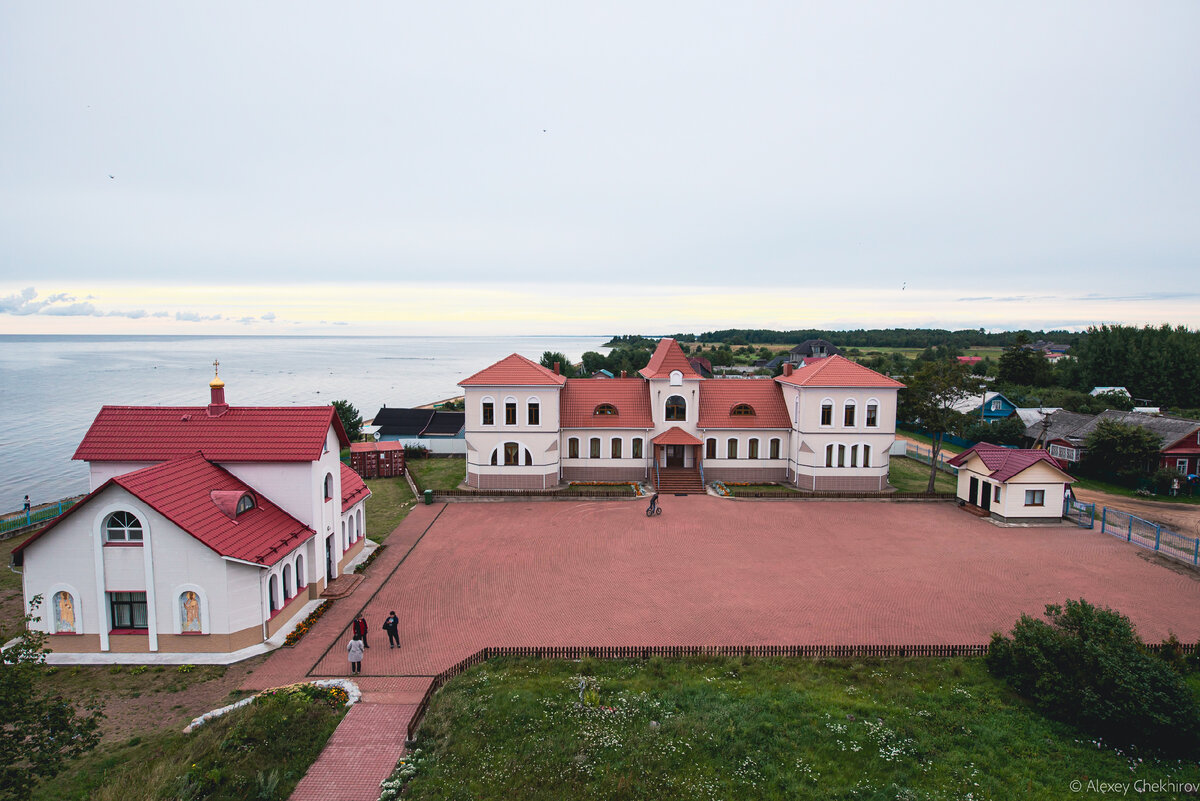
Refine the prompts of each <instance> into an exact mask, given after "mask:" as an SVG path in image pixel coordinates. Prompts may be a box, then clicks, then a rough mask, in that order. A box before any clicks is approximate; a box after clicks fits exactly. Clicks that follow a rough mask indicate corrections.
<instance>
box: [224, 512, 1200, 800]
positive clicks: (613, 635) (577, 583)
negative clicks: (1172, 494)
mask: <svg viewBox="0 0 1200 801" xmlns="http://www.w3.org/2000/svg"><path fill="white" fill-rule="evenodd" d="M664 507H665V509H664V513H663V515H662V516H661V517H656V518H653V519H649V518H646V517H645V515H644V514H643V507H642V504H641V503H615V502H612V503H604V502H587V501H580V502H577V503H520V502H514V503H460V504H451V505H448V506H446V507H444V508H443V506H441V505H439V506H433V507H424V506H419V507H417V508H416V509H414V510H413V512H412V513H411V514H410V515H409V517H408V518H407V519H406V520H405V521H404V523H403V524H402V525H401V526H400V527H399V528H398V529H397V530H396V532H395V533H393V534H392V535H391V537H389V539H388V550H387V551H385V552H384V554H383V555H381V556H380V557H379V559H377V560H376V562H375V564H374V565H373V566H372V567H371V570H370V571H369V572H370V575H369V577H368V578H367V579H366V580H365V581H364V582H363V584H362V585H361V586H360V587H359V588H358V589H357V590H356V591H355V592H354V594H353V595H352V596H351V597H350V598H347V599H345V600H342V601H338V602H336V603H335V605H334V608H333V610H332V611H331V612H330V613H329V614H327V615H326V617H325V618H323V619H322V620H321V622H320V623H319V624H318V625H317V627H315V628H314V629H313V631H312V632H310V633H309V635H308V636H307V637H305V639H304V640H303V641H302V642H301V644H300V645H299V646H297V647H296V648H292V649H281V650H280V651H277V652H276V653H275V655H273V656H272V657H271V659H269V660H268V661H267V663H266V664H265V665H264V667H263V668H262V669H260V670H259V671H257V672H256V673H255V674H253V675H252V676H250V677H249V679H248V680H247V685H253V686H254V687H266V686H276V685H277V684H281V683H286V682H287V681H298V680H301V679H302V678H304V677H305V675H308V676H346V675H349V665H348V663H347V661H346V656H345V653H344V643H345V642H346V641H347V640H348V639H349V623H350V621H351V620H352V618H353V617H354V615H355V614H356V613H357V612H358V610H359V609H360V608H364V607H365V615H366V618H367V620H368V621H369V623H370V625H371V639H370V641H371V644H372V646H373V647H372V648H371V649H369V650H368V651H367V654H366V657H365V659H364V662H363V671H364V673H363V675H364V678H363V679H361V682H360V683H361V685H362V687H363V689H364V696H365V700H366V704H364V708H367V709H369V708H372V707H375V706H379V707H387V708H388V710H389V711H387V712H372V713H371V714H372V715H377V716H380V715H382V716H388V715H390V716H391V717H388V720H389V721H390V722H389V723H388V724H387V725H386V726H385V727H384V728H386V729H387V730H388V731H390V732H391V736H393V737H395V738H396V740H397V741H402V739H403V734H404V726H403V725H400V717H401V716H402V715H403V714H405V713H404V712H402V711H401V710H403V709H409V710H410V711H411V705H413V704H415V703H417V702H418V701H419V699H420V696H421V695H422V694H423V693H424V690H425V688H426V687H427V686H428V681H429V677H431V676H432V675H434V674H436V673H438V672H440V671H441V670H444V669H445V668H447V667H449V666H451V665H453V664H454V663H455V662H457V661H459V660H460V659H462V658H464V657H466V656H468V655H470V654H472V653H474V652H475V651H477V650H479V649H480V648H483V647H485V646H503V645H529V646H538V645H547V646H550V645H597V646H600V645H743V644H746V645H751V644H778V645H791V644H935V643H945V644H970V643H985V642H987V641H988V639H989V637H990V635H991V633H992V632H993V631H997V630H1008V629H1009V628H1011V626H1012V624H1013V622H1014V621H1015V620H1016V619H1017V617H1018V616H1019V615H1020V614H1021V613H1027V614H1031V615H1037V616H1040V615H1041V613H1042V611H1043V609H1044V607H1045V605H1046V604H1047V603H1061V602H1062V601H1063V600H1064V599H1066V598H1080V597H1082V598H1086V599H1087V600H1089V601H1091V602H1092V603H1097V604H1104V605H1107V606H1111V607H1113V608H1115V609H1118V610H1120V611H1121V612H1123V613H1125V614H1127V615H1129V616H1130V617H1131V618H1132V619H1133V621H1134V623H1135V624H1136V625H1137V627H1138V631H1139V633H1140V634H1141V636H1142V637H1143V638H1144V639H1146V640H1150V641H1154V640H1159V639H1162V638H1163V637H1165V636H1166V635H1167V634H1168V632H1172V631H1173V632H1174V633H1175V634H1176V635H1178V636H1179V638H1180V639H1181V640H1183V641H1184V642H1194V641H1196V640H1197V639H1200V616H1198V615H1196V614H1195V609H1196V605H1197V602H1198V601H1200V574H1197V573H1195V572H1193V571H1188V570H1184V569H1170V568H1167V567H1164V566H1162V565H1161V564H1158V563H1155V562H1154V561H1152V559H1151V558H1148V556H1147V555H1146V554H1145V552H1142V551H1140V550H1139V549H1137V548H1132V547H1130V546H1129V545H1128V544H1126V543H1123V542H1121V541H1119V540H1117V539H1116V538H1113V537H1110V536H1107V535H1105V534H1101V533H1099V532H1098V531H1087V530H1083V529H1077V528H1074V527H1067V526H1061V527H1037V528H1000V527H997V526H995V525H993V524H992V523H990V522H988V521H984V520H979V519H977V518H974V517H971V516H970V515H967V514H965V513H964V512H962V511H961V510H960V509H958V508H957V507H955V506H954V505H953V504H948V503H937V504H934V503H897V502H832V501H807V502H795V501H785V502H758V503H755V502H738V501H731V500H721V499H717V498H712V497H708V496H689V497H686V498H677V497H668V498H665V499H664ZM418 540H420V544H419V546H418V547H415V548H413V549H412V551H411V553H408V551H409V548H410V547H411V546H412V544H413V543H416V542H417V541H418ZM406 553H407V558H406V559H404V561H403V564H401V559H402V558H403V557H405V555H406ZM391 609H395V610H396V611H397V612H398V613H399V616H400V619H401V627H400V638H401V643H402V647H401V648H400V649H398V650H389V649H388V648H387V647H386V643H387V639H386V636H383V632H382V631H379V625H380V624H381V623H382V622H383V618H384V617H385V616H386V615H387V613H388V611H389V610H391ZM346 720H347V722H346V723H344V724H343V726H355V727H357V726H360V725H372V726H382V725H383V724H379V723H378V721H376V718H374V717H368V715H367V712H362V713H359V714H358V715H355V717H354V718H353V719H352V718H351V717H350V716H347V718H346ZM359 720H363V721H375V722H373V723H370V724H365V723H364V724H360V723H358V722H357V721H359ZM404 724H405V725H406V724H407V719H405V721H404ZM341 731H342V729H341V727H339V730H338V732H339V734H340V733H341ZM364 736H365V735H364ZM381 736H382V735H381ZM329 747H330V748H332V747H333V741H331V745H330V746H329ZM373 748H374V746H372V747H371V748H368V747H366V746H364V745H361V744H360V745H359V746H358V750H357V752H356V753H359V754H362V753H365V752H366V751H369V750H372V749H373ZM327 750H328V749H327ZM397 756H398V752H397ZM326 762H327V760H326V759H325V756H324V755H322V760H321V761H320V762H318V763H317V765H314V767H313V771H317V769H318V766H320V765H323V764H324V763H326ZM329 762H330V763H331V764H338V762H337V759H336V756H335V755H334V754H331V756H330V760H329ZM394 762H395V759H394V758H393V759H392V763H393V764H394ZM340 764H351V765H352V760H351V761H350V762H347V761H345V760H342V762H341V763H340ZM389 770H390V766H389ZM321 771H322V773H321V775H326V774H325V773H324V771H325V767H322V768H321ZM348 772H352V773H358V772H360V771H359V769H358V767H357V766H353V765H352V770H350V771H348ZM329 775H333V774H329ZM383 775H384V776H386V772H385V773H384V774H383ZM380 778H382V776H381V777H380ZM316 780H317V778H316V776H314V778H313V781H314V782H315V781H316ZM346 781H349V779H346ZM305 782H306V784H307V783H308V779H307V778H306V780H305ZM377 788H378V780H375V784H374V787H373V788H372V789H371V793H376V791H377ZM299 792H300V790H299V788H298V789H297V793H299ZM306 792H307V790H306ZM294 797H295V798H301V797H309V796H300V795H296V796H294ZM323 797H325V798H334V797H338V798H340V797H342V796H328V795H327V796H323ZM353 797H355V798H362V799H374V798H375V797H376V796H375V795H373V794H367V793H366V792H365V790H364V794H362V795H358V796H353ZM345 798H351V796H348V795H347V796H345Z"/></svg>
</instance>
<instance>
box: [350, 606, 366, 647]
mask: <svg viewBox="0 0 1200 801" xmlns="http://www.w3.org/2000/svg"><path fill="white" fill-rule="evenodd" d="M351 631H353V632H354V636H355V637H357V638H358V639H360V640H362V644H363V648H370V647H371V646H370V645H369V644H368V643H367V619H366V618H365V617H363V616H362V614H361V613H360V614H359V616H358V617H356V618H354V628H353V629H351Z"/></svg>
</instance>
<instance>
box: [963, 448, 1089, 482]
mask: <svg viewBox="0 0 1200 801" xmlns="http://www.w3.org/2000/svg"><path fill="white" fill-rule="evenodd" d="M971 454H975V455H976V456H978V457H979V459H980V460H981V461H982V462H983V464H984V467H986V468H987V469H988V470H990V471H991V472H990V473H989V474H988V478H994V479H996V480H997V481H1008V480H1009V479H1011V478H1013V477H1015V476H1017V475H1018V474H1020V473H1022V472H1024V471H1025V470H1027V469H1029V468H1030V467H1032V466H1033V465H1035V464H1037V463H1038V462H1045V463H1046V464H1048V465H1050V466H1051V467H1053V468H1054V469H1055V470H1057V471H1058V472H1060V473H1062V474H1063V475H1064V476H1066V478H1067V481H1074V480H1075V479H1073V478H1071V476H1070V474H1069V473H1067V471H1065V470H1063V469H1062V465H1061V464H1059V462H1058V460H1057V459H1055V458H1054V457H1053V456H1051V455H1050V453H1049V451H1043V450H1029V449H1024V450H1022V449H1016V448H1004V447H1001V446H1000V445H992V444H991V443H990V442H980V443H977V444H975V445H972V446H971V447H970V448H967V449H966V450H965V451H963V452H962V453H960V454H958V455H957V456H955V457H954V458H953V459H950V460H949V462H948V464H952V465H954V466H955V467H960V466H962V465H964V464H966V463H967V460H968V459H969V458H970V457H971Z"/></svg>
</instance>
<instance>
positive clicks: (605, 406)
mask: <svg viewBox="0 0 1200 801" xmlns="http://www.w3.org/2000/svg"><path fill="white" fill-rule="evenodd" d="M616 413H617V407H616V406H613V405H612V404H611V403H602V404H600V405H599V406H597V407H596V410H595V411H593V412H592V414H595V415H608V414H616Z"/></svg>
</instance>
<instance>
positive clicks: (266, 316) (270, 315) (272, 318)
mask: <svg viewBox="0 0 1200 801" xmlns="http://www.w3.org/2000/svg"><path fill="white" fill-rule="evenodd" d="M262 319H264V320H266V321H267V322H268V323H273V322H275V312H267V313H266V314H264V315H263V316H262Z"/></svg>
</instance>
